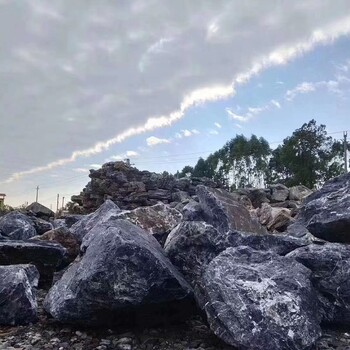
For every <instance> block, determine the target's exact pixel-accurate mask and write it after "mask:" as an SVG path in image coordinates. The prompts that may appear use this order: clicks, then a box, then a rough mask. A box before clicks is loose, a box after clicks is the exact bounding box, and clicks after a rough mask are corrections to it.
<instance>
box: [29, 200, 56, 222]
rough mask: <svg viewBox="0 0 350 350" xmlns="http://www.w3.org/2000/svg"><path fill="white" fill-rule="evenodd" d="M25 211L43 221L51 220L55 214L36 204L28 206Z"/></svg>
mask: <svg viewBox="0 0 350 350" xmlns="http://www.w3.org/2000/svg"><path fill="white" fill-rule="evenodd" d="M26 210H27V211H30V212H32V213H33V214H34V215H35V216H36V217H38V218H42V219H44V220H48V219H49V218H53V217H54V216H55V213H54V212H53V211H52V210H50V209H49V208H47V207H45V206H44V205H42V204H40V203H38V202H33V203H32V204H29V205H28V206H27V208H26Z"/></svg>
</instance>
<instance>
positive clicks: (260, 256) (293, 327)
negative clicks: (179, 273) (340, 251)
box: [198, 246, 321, 350]
mask: <svg viewBox="0 0 350 350" xmlns="http://www.w3.org/2000/svg"><path fill="white" fill-rule="evenodd" d="M310 274H311V272H310V270H308V269H307V268H305V267H304V266H303V265H302V264H299V263H298V262H296V261H295V260H293V259H288V258H286V257H281V256H279V255H277V254H274V253H272V252H259V251H256V250H254V249H252V248H249V247H242V246H241V247H237V248H228V249H227V250H225V251H224V252H223V253H221V254H220V255H218V256H217V257H216V258H215V259H213V260H212V261H211V263H210V264H209V265H208V267H207V269H206V271H205V272H204V273H203V275H202V278H201V283H200V284H199V286H200V288H201V293H200V294H199V298H198V300H199V304H200V306H201V307H202V308H203V309H204V310H205V312H206V314H207V317H208V321H209V325H210V328H211V329H212V331H213V332H214V333H215V334H216V335H217V336H218V337H219V338H221V339H223V340H224V341H225V342H226V343H228V344H230V345H233V346H236V347H237V348H239V349H251V350H267V349H276V350H277V349H278V350H302V349H309V348H310V347H311V346H312V345H313V344H314V342H315V341H316V340H317V339H318V337H319V336H320V335H321V329H320V326H319V324H320V316H319V314H318V304H317V297H316V293H315V291H314V289H313V287H312V284H311V282H310V280H309V277H310Z"/></svg>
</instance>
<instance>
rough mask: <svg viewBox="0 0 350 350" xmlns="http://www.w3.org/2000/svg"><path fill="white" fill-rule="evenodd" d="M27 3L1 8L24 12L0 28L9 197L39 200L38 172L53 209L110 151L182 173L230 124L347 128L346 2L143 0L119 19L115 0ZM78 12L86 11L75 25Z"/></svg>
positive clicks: (235, 127)
mask: <svg viewBox="0 0 350 350" xmlns="http://www.w3.org/2000/svg"><path fill="white" fill-rule="evenodd" d="M23 3H24V2H23ZM23 3H21V2H17V10H18V7H20V9H21V11H14V8H12V5H13V2H8V1H0V23H2V24H1V25H0V26H3V27H6V26H7V28H6V29H9V26H10V25H11V23H12V22H11V21H8V22H6V21H5V22H4V19H3V21H1V13H2V14H6V17H7V18H12V19H13V20H14V19H17V20H18V19H19V18H21V16H25V18H26V23H25V24H24V25H23V26H24V27H23V28H22V31H21V30H20V29H16V31H18V33H17V32H16V33H14V34H13V35H14V37H13V38H12V40H8V39H9V38H8V37H7V38H6V40H5V39H4V38H0V39H4V40H3V41H1V42H3V46H4V47H3V48H2V49H3V50H2V52H4V51H5V52H6V53H7V55H5V54H3V55H1V54H0V77H1V78H3V79H1V81H4V79H5V81H6V84H5V83H3V85H2V86H0V103H1V104H2V106H4V108H3V112H2V113H1V117H0V127H1V136H2V137H1V139H2V144H1V149H2V151H3V152H2V157H1V160H0V170H1V172H0V192H4V193H6V194H7V203H9V204H11V205H20V204H22V203H24V202H26V201H28V202H29V203H30V202H32V201H33V200H34V198H35V187H36V186H37V185H39V186H40V192H39V201H41V202H42V203H43V204H45V205H47V206H50V205H52V206H53V207H54V208H55V206H56V204H55V200H56V195H57V193H59V194H60V196H61V197H62V196H64V197H65V199H66V201H67V200H68V199H69V197H70V196H71V195H72V194H76V193H79V192H80V190H81V189H82V188H83V187H84V186H85V185H86V183H87V182H88V180H89V178H88V169H91V168H98V167H99V166H100V165H101V164H103V163H105V162H106V161H110V160H118V159H124V158H130V159H131V161H132V162H133V163H134V164H135V165H136V166H137V167H138V168H139V169H147V170H150V171H156V172H161V171H164V170H166V171H169V172H172V173H174V172H176V171H177V170H181V169H182V168H183V167H184V166H185V165H192V166H193V165H195V163H196V161H197V160H198V158H199V157H200V156H202V157H206V156H208V155H209V153H210V152H213V151H215V150H217V149H219V148H220V147H222V146H223V144H224V143H225V142H226V141H228V140H229V139H230V138H232V137H234V136H235V135H236V134H244V135H246V136H248V137H249V136H250V135H251V134H256V135H257V136H262V137H264V138H266V139H267V140H268V141H269V142H270V143H271V146H272V147H275V146H277V145H278V142H281V141H282V140H283V139H284V138H285V137H287V136H289V135H291V133H292V132H293V131H294V130H295V129H296V128H299V127H300V126H301V125H302V124H303V123H305V122H308V121H309V120H311V119H312V118H314V119H316V121H317V122H318V123H323V124H326V126H327V130H328V131H329V132H331V133H334V132H339V131H342V130H348V129H350V123H349V120H350V116H349V110H350V108H349V107H350V101H349V96H350V94H349V91H350V36H349V34H350V9H349V6H347V2H346V1H335V2H331V1H323V2H321V1H310V2H309V3H308V5H304V4H303V2H302V1H300V2H299V1H296V2H295V4H288V5H281V6H277V7H276V4H277V3H279V2H276V1H267V2H266V3H265V6H262V7H261V8H256V7H257V4H258V3H255V2H254V1H252V6H251V7H250V6H249V5H247V6H241V5H238V3H237V2H235V1H232V2H221V1H219V2H218V4H217V6H212V5H211V2H209V1H196V4H197V5H198V6H199V5H200V6H199V7H198V8H199V9H200V11H199V10H198V8H195V7H194V8H187V9H186V11H187V12H186V13H185V14H184V13H183V7H181V6H178V7H176V8H174V9H173V11H169V12H168V11H167V10H166V6H165V5H162V4H161V3H160V2H157V1H153V2H151V3H152V5H148V4H149V3H147V2H145V1H137V2H135V4H137V6H136V5H135V6H134V7H130V6H131V5H127V4H126V3H125V4H123V5H118V6H125V8H124V12H125V13H124V15H118V16H119V17H118V18H114V17H113V16H112V15H110V13H114V12H118V13H119V12H120V11H117V8H116V7H117V6H116V3H115V2H114V1H105V2H102V5H99V6H97V7H93V6H92V7H91V8H88V10H89V11H88V10H86V9H85V8H84V10H82V7H80V8H79V4H80V5H81V6H83V2H81V3H80V2H79V1H77V3H76V4H75V5H74V6H75V8H70V6H73V5H70V3H69V2H68V1H61V2H60V3H59V5H58V2H57V4H56V3H55V2H54V4H56V5H55V6H53V5H49V3H48V2H44V1H38V2H35V3H34V2H30V1H28V2H27V5H26V6H24V5H22V4H23ZM253 3H254V4H255V6H253V5H254V4H253ZM335 3H337V6H335V5H334V4H335ZM50 4H51V3H50ZM169 4H170V3H169ZM279 4H280V3H279ZM152 6H157V7H156V8H157V11H159V14H158V17H159V18H160V20H159V22H158V17H157V18H154V17H153V15H152V12H154V7H152ZM259 6H260V3H259ZM190 7H191V6H190ZM1 9H2V10H3V11H1ZM111 9H113V10H111ZM68 10H70V11H68ZM119 10H120V9H119ZM74 11H76V14H77V16H78V15H79V14H80V15H81V16H82V17H81V21H83V20H85V18H84V16H85V17H86V22H83V23H81V25H80V26H76V25H75V18H74V13H75V12H74ZM81 11H83V13H81ZM84 11H85V12H84ZM170 12H171V13H170ZM315 12H316V13H317V16H315ZM199 13H200V14H201V16H199ZM128 14H129V15H128ZM4 16H5V15H4ZM70 16H72V18H70ZM116 16H117V15H116ZM169 17H170V18H169ZM27 18H28V19H27ZM79 18H80V17H79ZM162 19H163V20H164V21H167V23H168V22H171V21H170V19H171V20H172V21H173V22H171V23H172V26H170V25H166V26H165V27H164V26H163V21H161V20H162ZM143 22H144V23H143ZM116 23H120V27H122V29H120V28H119V29H118V25H116ZM232 23H233V24H232ZM295 23H298V25H297V26H295ZM91 26H92V27H91ZM124 26H125V28H124ZM262 27H263V28H264V30H265V31H266V33H265V34H266V35H263V34H261V33H260V32H261V28H262ZM299 27H300V28H299ZM47 28H48V29H49V30H46V31H45V34H43V30H45V29H47ZM144 28H147V30H148V32H147V33H148V34H147V35H149V36H150V37H148V36H147V35H145V34H144V33H145V32H144ZM265 28H266V29H265ZM0 29H3V30H1V32H2V33H3V32H4V29H5V28H0ZM24 29H25V32H26V33H27V32H28V31H29V33H30V34H24ZM92 29H94V30H92ZM123 30H125V32H123V35H124V36H123V35H121V34H120V31H123ZM149 32H150V33H151V34H152V35H150V34H149ZM67 33H69V36H68V35H67ZM24 35H28V38H25V40H24V39H23V38H22V37H23V36H24ZM139 37H141V39H142V40H141V39H140V43H138V40H139ZM125 38H127V39H125ZM138 45H139V46H138ZM0 48H1V47H0ZM11 55H12V56H13V57H14V61H13V60H12V61H10V60H8V58H9V57H11ZM134 58H135V60H134V61H135V64H131V63H130V62H132V60H133V59H134ZM129 61H130V62H129ZM107 68H108V69H107ZM179 110H181V113H180V112H179ZM173 112H175V114H172V113H173ZM150 118H151V119H150ZM152 118H153V119H152ZM155 118H156V119H155ZM130 130H131V131H130ZM332 136H333V137H335V138H342V133H341V132H340V133H334V134H332ZM99 142H100V144H99V145H98V143H99Z"/></svg>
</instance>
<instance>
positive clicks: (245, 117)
mask: <svg viewBox="0 0 350 350" xmlns="http://www.w3.org/2000/svg"><path fill="white" fill-rule="evenodd" d="M272 108H278V109H279V108H281V104H280V103H279V102H278V101H276V100H270V101H269V102H268V103H267V104H265V105H263V106H258V107H248V108H247V113H245V114H241V115H238V114H236V113H235V112H233V111H232V109H231V108H226V112H227V114H228V116H229V118H230V119H232V120H237V121H239V122H248V121H250V120H251V119H253V118H254V117H255V116H257V115H259V114H260V113H262V112H265V111H269V110H271V109H272ZM241 109H242V108H241Z"/></svg>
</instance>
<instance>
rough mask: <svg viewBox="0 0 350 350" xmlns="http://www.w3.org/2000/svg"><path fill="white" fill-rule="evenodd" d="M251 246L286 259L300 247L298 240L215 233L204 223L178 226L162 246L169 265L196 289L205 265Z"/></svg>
mask: <svg viewBox="0 0 350 350" xmlns="http://www.w3.org/2000/svg"><path fill="white" fill-rule="evenodd" d="M240 245H246V246H250V247H252V248H254V249H257V250H262V251H273V252H275V253H276V254H279V255H286V254H287V253H289V252H291V251H292V250H294V249H296V248H299V247H302V246H303V245H304V242H303V241H301V240H298V239H293V238H289V237H286V236H278V235H254V234H250V233H247V232H238V231H228V232H226V233H224V234H223V233H220V232H218V231H217V230H216V229H215V228H214V227H213V226H211V225H209V224H207V223H205V222H200V221H197V222H190V221H186V222H183V223H181V224H180V225H179V226H177V227H176V228H175V229H174V230H173V231H172V232H171V233H170V234H169V236H168V238H167V240H166V242H165V246H164V249H165V252H166V254H167V256H168V257H169V259H170V260H171V262H172V263H173V264H174V265H175V266H176V267H177V268H178V269H179V270H180V271H181V272H182V273H183V274H184V276H185V278H186V279H187V281H188V282H189V283H190V284H191V285H192V286H195V284H196V283H197V281H198V280H199V277H200V276H201V274H202V272H203V270H204V269H205V267H206V265H207V264H208V263H209V262H210V261H211V260H212V259H213V258H215V257H216V256H217V255H218V254H220V253H221V252H222V251H224V250H225V249H227V248H229V247H237V246H240Z"/></svg>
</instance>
